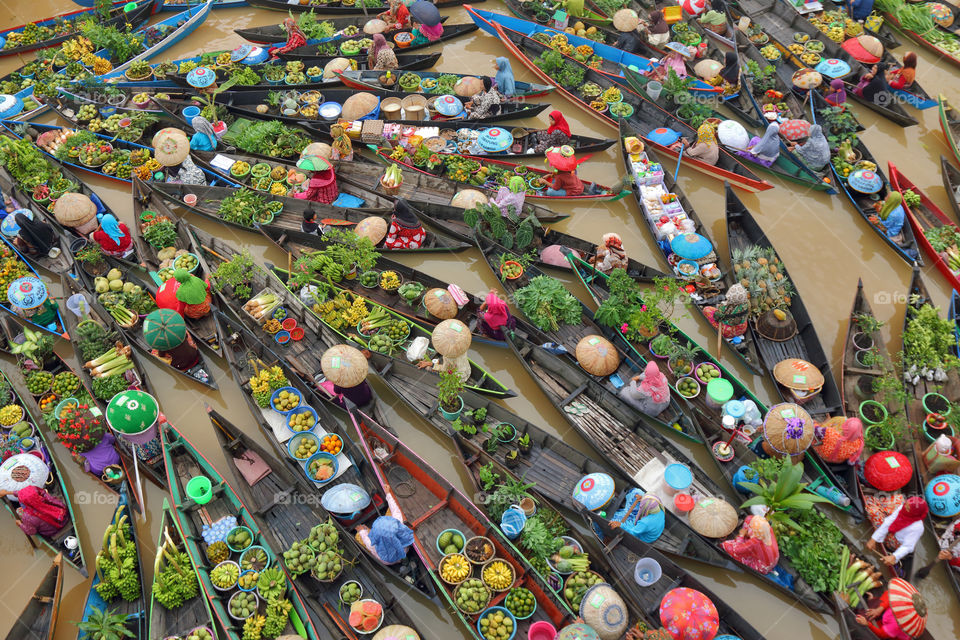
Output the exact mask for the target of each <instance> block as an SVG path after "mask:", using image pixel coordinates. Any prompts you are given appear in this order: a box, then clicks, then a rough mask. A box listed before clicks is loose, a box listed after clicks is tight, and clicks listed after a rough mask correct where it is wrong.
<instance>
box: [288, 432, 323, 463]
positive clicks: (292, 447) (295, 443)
mask: <svg viewBox="0 0 960 640" xmlns="http://www.w3.org/2000/svg"><path fill="white" fill-rule="evenodd" d="M305 438H312V439H313V440H315V441H316V442H317V451H320V438H318V437H317V434H315V433H312V432H310V431H301V432H299V433H298V434H297V435H295V436H293V437H292V438H290V439H289V440H287V453H288V454H290V457H291V458H293V459H294V460H307V459H309V458H298V457H297V456H296V455H294V453H293V452H294V451H296V450H297V447H299V446H300V442H302V441H303V440H304V439H305Z"/></svg>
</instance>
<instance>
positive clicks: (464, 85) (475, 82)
mask: <svg viewBox="0 0 960 640" xmlns="http://www.w3.org/2000/svg"><path fill="white" fill-rule="evenodd" d="M453 91H454V93H456V94H457V95H458V96H460V97H462V98H470V97H473V96H475V95H477V94H478V93H480V92H481V91H483V80H481V79H480V78H476V77H474V76H464V77H462V78H460V79H459V80H457V84H455V85H453Z"/></svg>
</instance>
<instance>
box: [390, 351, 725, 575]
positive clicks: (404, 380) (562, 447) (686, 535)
mask: <svg viewBox="0 0 960 640" xmlns="http://www.w3.org/2000/svg"><path fill="white" fill-rule="evenodd" d="M376 371H377V374H378V375H379V376H380V378H381V379H382V380H383V381H384V382H385V383H386V384H387V386H388V387H390V389H391V390H392V391H393V392H394V393H395V394H396V395H397V397H398V398H400V399H401V400H402V401H403V402H405V403H406V404H407V406H409V407H410V408H411V409H413V410H414V411H415V412H417V413H419V414H420V415H421V416H422V417H423V418H424V419H425V420H426V421H427V422H429V423H430V424H431V425H432V426H433V427H434V428H436V429H437V430H438V431H440V432H442V433H444V434H447V435H449V436H451V437H453V439H454V440H455V441H456V443H457V447H458V449H459V450H460V451H461V458H462V460H463V461H464V462H465V464H467V465H468V466H470V467H474V466H476V465H479V464H481V463H484V462H493V463H495V464H496V465H497V466H498V467H500V469H501V470H502V472H503V473H506V474H510V475H512V476H514V477H516V478H522V479H523V480H524V481H525V482H535V483H536V486H535V490H536V492H537V493H539V494H540V495H541V496H543V497H544V498H545V499H546V500H547V501H549V502H550V503H551V504H553V505H556V506H558V507H562V508H564V509H566V510H567V511H570V512H575V511H576V501H575V500H574V498H573V492H574V489H575V488H576V486H577V484H578V483H579V482H580V481H581V480H582V478H583V477H584V476H585V475H588V474H591V473H605V474H607V475H609V476H610V477H611V478H613V480H614V482H615V483H616V485H617V486H618V487H622V488H625V487H632V486H634V485H635V482H634V481H633V480H632V479H631V478H630V477H629V476H627V475H625V474H624V473H622V472H621V471H620V469H619V468H618V467H616V466H614V465H610V464H604V463H600V462H597V461H596V460H594V459H593V458H591V457H590V456H589V455H588V454H587V453H585V452H583V451H580V450H579V449H577V448H575V447H573V446H572V445H570V444H568V443H566V442H564V441H563V439H561V438H558V437H557V436H554V435H552V434H551V433H549V432H547V431H545V430H544V429H542V428H540V427H538V426H537V425H535V424H533V423H531V422H528V421H527V420H524V419H523V418H521V417H520V416H518V415H516V414H514V413H511V412H510V411H508V410H507V409H504V408H503V407H502V406H501V405H500V404H498V403H496V402H492V401H491V400H489V399H487V398H484V397H483V396H480V395H479V394H477V393H474V392H472V391H464V392H462V393H461V397H462V398H463V406H464V408H463V413H461V416H462V418H461V419H462V420H468V418H467V417H466V416H465V415H464V414H465V413H466V412H468V411H474V410H476V409H486V410H487V422H488V424H490V425H496V424H499V423H501V422H506V423H508V424H511V425H513V426H514V428H516V430H517V434H518V437H520V436H522V435H524V434H526V435H528V436H529V437H530V452H529V453H528V454H527V455H525V456H520V457H519V464H518V465H517V466H516V467H514V468H510V467H508V466H507V462H506V453H507V450H506V449H507V448H505V447H500V448H498V449H497V450H496V451H495V452H490V451H487V450H486V448H485V447H484V444H485V440H486V439H487V438H489V437H492V436H491V434H490V433H489V432H483V431H481V430H480V429H478V430H477V433H476V435H467V434H466V433H464V432H457V431H453V430H452V429H451V423H450V422H449V421H448V420H446V419H445V418H444V417H443V416H441V415H440V414H439V412H437V411H436V407H437V390H436V385H433V384H430V383H428V382H426V381H424V379H423V377H422V374H421V373H420V370H419V369H417V368H416V367H415V366H413V365H412V364H410V363H408V362H402V361H396V362H392V363H389V364H387V365H385V366H382V367H380V366H378V367H376ZM649 434H650V432H649V431H647V432H645V437H646V435H649ZM653 436H655V438H654V440H655V441H656V442H658V443H659V442H660V440H659V436H658V435H657V434H653ZM666 521H667V524H666V528H665V529H664V532H663V534H662V535H661V536H660V538H658V539H657V541H656V542H655V543H654V546H656V548H657V549H659V550H660V551H662V552H664V553H669V554H671V555H675V556H677V557H685V558H690V559H693V560H697V561H699V562H703V563H705V564H709V565H713V566H717V567H724V568H728V569H731V568H733V567H732V565H731V563H730V561H729V559H728V558H727V557H726V556H725V554H723V553H721V552H720V551H718V550H717V549H716V548H715V547H714V545H712V544H711V543H710V542H709V541H706V540H704V539H703V538H701V537H700V536H699V535H698V534H696V533H695V532H694V531H693V530H692V529H690V526H689V525H688V524H687V522H686V520H684V519H682V518H679V517H677V516H676V515H674V514H673V512H672V511H667V512H666ZM734 570H736V569H734Z"/></svg>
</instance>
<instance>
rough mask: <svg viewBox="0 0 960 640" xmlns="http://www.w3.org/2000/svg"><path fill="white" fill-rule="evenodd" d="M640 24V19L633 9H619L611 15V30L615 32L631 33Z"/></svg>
mask: <svg viewBox="0 0 960 640" xmlns="http://www.w3.org/2000/svg"><path fill="white" fill-rule="evenodd" d="M639 24H640V17H639V16H638V15H637V12H636V11H634V10H633V9H620V10H619V11H617V12H616V13H615V14H613V28H614V29H616V30H617V31H633V30H634V29H636V28H637V25H639Z"/></svg>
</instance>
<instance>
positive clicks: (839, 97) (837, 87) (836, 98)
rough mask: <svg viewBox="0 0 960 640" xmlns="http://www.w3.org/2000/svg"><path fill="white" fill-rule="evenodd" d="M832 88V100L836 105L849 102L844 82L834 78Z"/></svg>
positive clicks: (831, 83) (831, 82)
mask: <svg viewBox="0 0 960 640" xmlns="http://www.w3.org/2000/svg"><path fill="white" fill-rule="evenodd" d="M830 88H831V89H833V93H831V94H830V100H831V101H832V102H833V103H834V104H843V103H844V102H846V101H847V88H846V85H844V84H843V80H841V79H840V78H834V79H833V80H831V81H830Z"/></svg>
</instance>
